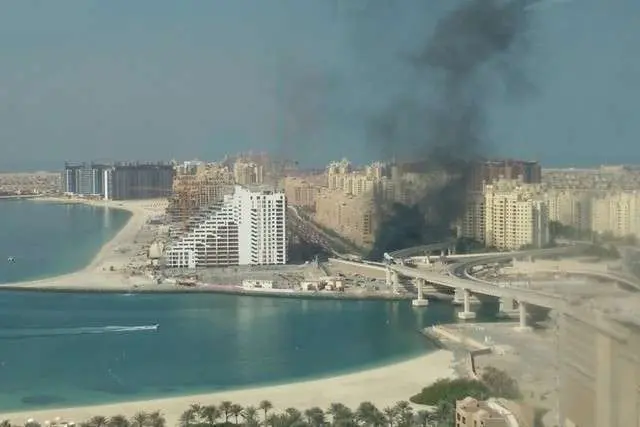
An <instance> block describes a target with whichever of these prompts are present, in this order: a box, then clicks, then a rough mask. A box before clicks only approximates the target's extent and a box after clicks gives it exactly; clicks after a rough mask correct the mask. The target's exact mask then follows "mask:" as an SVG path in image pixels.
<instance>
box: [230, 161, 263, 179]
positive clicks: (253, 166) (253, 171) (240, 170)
mask: <svg viewBox="0 0 640 427" xmlns="http://www.w3.org/2000/svg"><path fill="white" fill-rule="evenodd" d="M233 175H234V178H235V181H236V184H239V185H260V184H262V183H263V182H264V167H263V166H262V165H261V164H258V163H255V162H250V161H245V160H242V159H239V160H236V162H235V163H234V164H233Z"/></svg>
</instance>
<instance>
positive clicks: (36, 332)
mask: <svg viewBox="0 0 640 427" xmlns="http://www.w3.org/2000/svg"><path fill="white" fill-rule="evenodd" d="M159 326H160V325H157V324H156V325H142V326H89V327H79V328H33V329H0V339H20V338H44V337H56V336H68V335H88V334H110V333H125V332H144V331H157V330H158V328H159Z"/></svg>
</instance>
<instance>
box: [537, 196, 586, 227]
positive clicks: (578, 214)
mask: <svg viewBox="0 0 640 427" xmlns="http://www.w3.org/2000/svg"><path fill="white" fill-rule="evenodd" d="M592 199H593V195H592V193H591V192H589V191H584V190H569V189H562V190H558V189H549V190H548V191H547V193H546V200H547V203H548V205H549V220H550V221H557V222H559V223H561V224H564V225H568V226H570V227H573V228H575V229H576V230H578V231H587V230H591V227H592V215H591V214H592Z"/></svg>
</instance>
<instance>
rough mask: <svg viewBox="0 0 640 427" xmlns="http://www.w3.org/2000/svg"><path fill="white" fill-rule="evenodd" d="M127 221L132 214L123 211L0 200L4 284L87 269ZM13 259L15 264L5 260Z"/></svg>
mask: <svg viewBox="0 0 640 427" xmlns="http://www.w3.org/2000/svg"><path fill="white" fill-rule="evenodd" d="M129 217H130V213H129V212H126V211H123V210H120V209H107V208H101V207H92V206H85V205H78V204H73V205H72V204H67V205H64V204H55V203H41V202H33V201H26V200H22V201H13V200H12V201H7V200H2V201H0V283H10V282H18V281H23V280H35V279H40V278H43V277H51V276H56V275H60V274H65V273H70V272H73V271H76V270H79V269H81V268H83V267H84V266H86V265H87V264H88V263H89V262H91V260H92V259H93V257H94V256H95V255H96V254H97V253H98V251H99V250H100V248H101V247H102V245H104V243H105V242H107V241H108V240H110V239H111V238H112V237H113V236H114V235H115V234H116V233H117V232H118V231H119V230H120V229H121V228H122V227H123V226H124V224H125V223H126V222H127V220H128V219H129ZM11 256H13V257H15V259H16V262H15V263H9V262H7V258H8V257H11Z"/></svg>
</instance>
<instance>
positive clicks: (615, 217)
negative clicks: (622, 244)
mask: <svg viewBox="0 0 640 427" xmlns="http://www.w3.org/2000/svg"><path fill="white" fill-rule="evenodd" d="M592 206H593V210H592V221H591V229H592V230H593V231H595V232H597V233H601V234H604V233H610V234H612V235H613V236H614V237H625V236H630V235H633V236H640V192H638V191H616V192H606V193H601V194H600V195H597V196H595V197H594V198H593V200H592Z"/></svg>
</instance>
